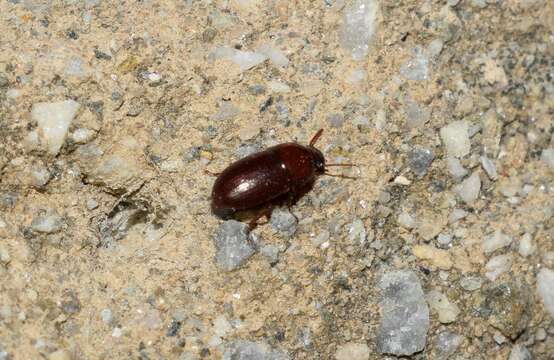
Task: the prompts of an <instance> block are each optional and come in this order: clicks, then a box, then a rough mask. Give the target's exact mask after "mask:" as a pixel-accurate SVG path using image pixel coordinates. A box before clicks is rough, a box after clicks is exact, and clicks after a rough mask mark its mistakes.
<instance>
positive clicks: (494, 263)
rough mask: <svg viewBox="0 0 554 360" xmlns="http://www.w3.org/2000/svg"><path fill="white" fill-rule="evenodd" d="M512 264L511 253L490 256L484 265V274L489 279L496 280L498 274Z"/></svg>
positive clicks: (508, 268)
mask: <svg viewBox="0 0 554 360" xmlns="http://www.w3.org/2000/svg"><path fill="white" fill-rule="evenodd" d="M511 266H512V254H504V255H498V256H494V257H492V258H490V260H489V261H488V262H487V264H486V265H485V270H486V271H487V272H486V273H485V276H486V277H487V278H488V279H489V280H490V281H494V280H496V279H497V278H498V277H499V276H500V275H502V274H503V273H505V272H506V271H508V270H510V267H511Z"/></svg>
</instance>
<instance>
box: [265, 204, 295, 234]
mask: <svg viewBox="0 0 554 360" xmlns="http://www.w3.org/2000/svg"><path fill="white" fill-rule="evenodd" d="M270 222H271V227H273V229H275V230H276V231H278V232H280V233H281V234H283V235H284V236H286V237H291V236H292V235H294V233H295V232H296V223H297V221H296V218H295V217H294V215H293V214H292V213H291V212H290V211H289V210H288V209H286V208H275V209H274V210H273V212H272V213H271V219H270Z"/></svg>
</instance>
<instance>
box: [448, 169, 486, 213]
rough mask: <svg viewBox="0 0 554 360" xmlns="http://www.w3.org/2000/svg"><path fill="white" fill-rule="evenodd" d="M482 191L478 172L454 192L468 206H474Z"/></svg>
mask: <svg viewBox="0 0 554 360" xmlns="http://www.w3.org/2000/svg"><path fill="white" fill-rule="evenodd" d="M480 190H481V178H480V176H479V173H478V172H474V173H473V174H471V176H469V177H468V178H467V179H465V180H464V181H462V182H461V183H460V184H459V185H456V186H455V187H454V192H455V193H456V194H458V196H459V197H460V198H461V199H462V200H463V201H464V202H465V203H466V204H468V205H472V204H473V203H474V202H475V201H476V200H477V198H478V197H479V191H480Z"/></svg>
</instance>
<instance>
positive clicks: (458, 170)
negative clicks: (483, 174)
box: [446, 157, 467, 179]
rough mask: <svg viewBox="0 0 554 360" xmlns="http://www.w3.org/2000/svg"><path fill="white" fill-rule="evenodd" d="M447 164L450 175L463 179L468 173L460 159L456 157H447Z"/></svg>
mask: <svg viewBox="0 0 554 360" xmlns="http://www.w3.org/2000/svg"><path fill="white" fill-rule="evenodd" d="M446 166H447V168H448V172H449V173H450V175H452V176H453V177H454V178H456V179H461V178H463V177H464V176H466V175H467V169H466V168H464V167H463V166H462V163H461V162H460V160H459V159H456V158H455V157H447V158H446Z"/></svg>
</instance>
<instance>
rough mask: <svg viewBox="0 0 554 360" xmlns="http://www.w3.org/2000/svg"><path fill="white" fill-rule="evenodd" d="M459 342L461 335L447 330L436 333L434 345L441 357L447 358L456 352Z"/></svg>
mask: <svg viewBox="0 0 554 360" xmlns="http://www.w3.org/2000/svg"><path fill="white" fill-rule="evenodd" d="M461 343H462V336H460V335H458V334H455V333H452V332H450V331H448V330H447V331H443V332H441V333H440V334H439V335H437V339H436V340H435V346H436V347H437V350H438V351H439V356H440V358H441V359H448V358H449V356H450V355H452V354H454V353H456V350H458V347H459V346H460V344H461Z"/></svg>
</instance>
